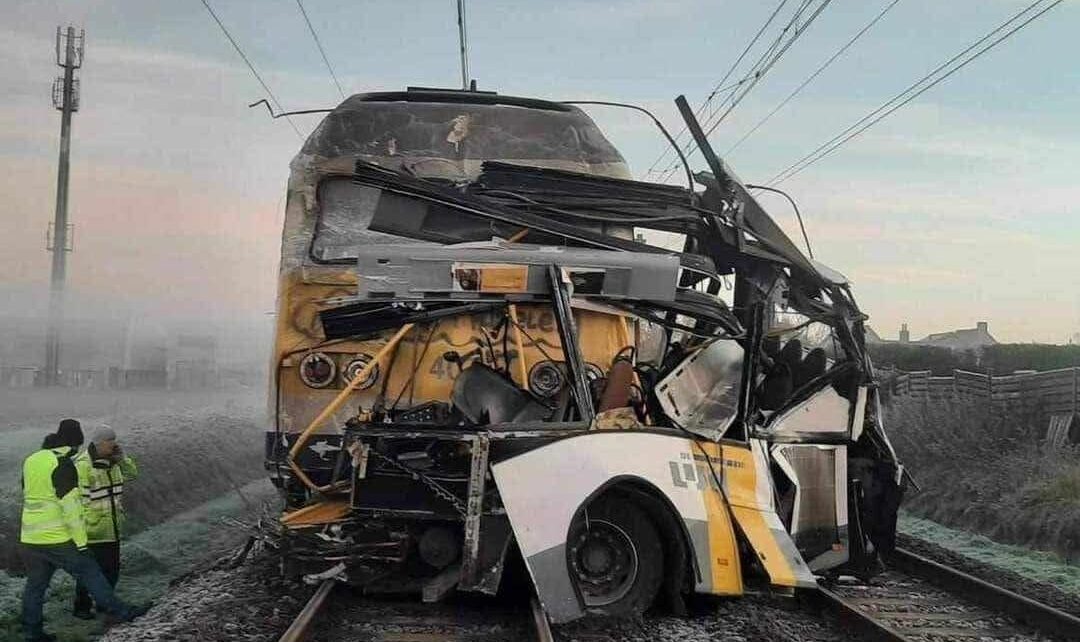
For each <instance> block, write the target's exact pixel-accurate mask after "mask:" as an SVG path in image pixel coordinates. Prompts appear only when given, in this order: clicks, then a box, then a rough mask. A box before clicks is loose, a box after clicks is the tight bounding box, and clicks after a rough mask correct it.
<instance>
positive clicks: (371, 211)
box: [311, 178, 445, 261]
mask: <svg viewBox="0 0 1080 642" xmlns="http://www.w3.org/2000/svg"><path fill="white" fill-rule="evenodd" d="M430 207H436V206H430ZM428 208H429V205H428V204H427V203H424V202H422V201H419V200H415V199H410V198H406V197H403V196H400V195H397V194H391V193H386V192H384V191H383V190H381V189H379V188H377V187H371V186H368V185H358V184H356V183H353V182H352V180H350V179H348V178H333V179H329V180H326V181H323V182H322V183H321V184H320V185H319V218H318V222H317V223H316V225H315V238H314V240H313V241H312V244H311V254H312V257H313V258H315V260H317V261H341V260H352V259H355V258H356V256H357V250H356V248H357V247H359V246H361V245H369V244H373V243H395V244H400V243H424V242H425V240H424V239H417V238H415V237H412V236H410V235H408V234H391V233H389V232H388V230H386V229H383V228H380V226H379V224H378V223H376V224H375V225H374V226H373V225H372V223H373V220H374V219H375V218H376V214H380V213H381V214H385V213H387V212H389V211H392V210H395V209H400V211H401V215H402V216H410V215H411V216H412V218H416V217H420V218H421V219H423V218H424V217H425V215H426V214H427V210H428ZM444 209H445V208H444ZM380 230H381V231H380ZM427 240H433V239H427Z"/></svg>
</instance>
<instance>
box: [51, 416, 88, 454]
mask: <svg viewBox="0 0 1080 642" xmlns="http://www.w3.org/2000/svg"><path fill="white" fill-rule="evenodd" d="M56 436H57V438H58V439H57V441H58V442H59V444H60V445H61V446H71V447H72V448H78V447H79V446H81V445H82V444H83V433H82V425H81V424H79V422H78V421H75V420H74V419H65V420H63V421H61V422H60V427H59V428H58V429H57V430H56Z"/></svg>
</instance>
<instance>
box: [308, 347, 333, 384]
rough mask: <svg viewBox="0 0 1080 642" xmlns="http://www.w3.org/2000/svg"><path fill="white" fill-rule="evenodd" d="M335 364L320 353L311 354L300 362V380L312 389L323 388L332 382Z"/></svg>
mask: <svg viewBox="0 0 1080 642" xmlns="http://www.w3.org/2000/svg"><path fill="white" fill-rule="evenodd" d="M336 374H337V364H336V363H334V360H333V359H331V358H330V357H328V356H326V355H325V354H323V353H322V352H312V353H311V354H309V355H307V356H306V357H304V358H303V359H302V360H301V361H300V380H301V381H303V382H304V383H306V384H307V385H309V386H311V387H312V388H325V387H326V386H329V385H330V384H331V383H332V382H333V381H334V375H336Z"/></svg>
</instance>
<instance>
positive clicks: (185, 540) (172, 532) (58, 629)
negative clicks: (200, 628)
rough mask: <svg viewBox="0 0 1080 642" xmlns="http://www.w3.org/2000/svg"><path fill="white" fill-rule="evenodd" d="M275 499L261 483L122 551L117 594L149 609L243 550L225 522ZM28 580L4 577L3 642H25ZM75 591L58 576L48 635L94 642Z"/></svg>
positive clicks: (94, 628)
mask: <svg viewBox="0 0 1080 642" xmlns="http://www.w3.org/2000/svg"><path fill="white" fill-rule="evenodd" d="M274 497H275V493H274V490H273V487H272V486H271V485H270V482H269V481H267V480H259V481H255V482H251V483H250V484H248V485H246V486H244V487H243V488H242V489H241V492H231V493H228V494H226V495H224V496H222V497H219V498H217V499H215V500H213V501H211V502H208V503H206V504H204V505H202V506H200V507H198V508H196V509H193V510H190V511H186V512H184V513H181V514H180V515H177V516H175V517H173V518H171V519H169V520H167V521H165V522H162V523H161V524H158V525H156V526H153V527H150V528H147V529H145V530H143V531H142V532H141V533H139V534H138V535H136V536H134V537H133V538H131V539H130V540H129V541H128V542H126V543H125V544H124V546H123V561H122V572H121V579H120V584H119V586H118V593H119V595H120V597H121V598H122V599H124V600H126V601H128V602H131V603H146V602H148V601H151V600H153V599H155V598H157V597H158V596H160V595H161V594H162V593H164V592H165V591H166V590H167V589H168V587H169V582H170V581H171V580H173V579H174V578H176V577H178V576H180V575H182V574H184V573H186V572H188V571H189V570H190V569H191V568H192V567H194V566H196V565H198V564H199V563H201V562H204V561H207V560H210V559H214V558H217V557H220V556H221V555H223V554H225V553H227V552H229V551H230V550H232V549H233V548H234V547H235V546H236V545H238V544H239V543H240V542H241V541H242V540H243V537H244V533H243V531H242V530H241V529H239V528H237V527H231V526H229V525H228V524H227V523H225V522H223V521H222V520H223V518H226V517H231V518H237V517H241V518H242V517H245V516H252V515H254V514H256V513H257V512H258V511H259V510H261V507H262V506H263V505H264V504H265V503H266V502H271V501H273V499H274ZM22 587H23V579H22V578H20V577H15V576H12V575H10V574H8V573H5V572H3V571H0V640H19V639H21V635H22V633H21V628H20V624H19V612H20V608H21V606H20V604H21V603H20V600H21V596H22ZM74 594H75V585H74V582H72V580H71V578H70V577H69V576H67V575H66V574H64V573H57V575H56V576H55V577H54V578H53V583H52V586H51V588H50V591H49V601H48V603H47V604H46V606H45V623H46V630H49V631H51V632H52V633H54V634H56V635H57V637H58V638H59V639H60V640H61V642H89V641H90V640H94V639H96V637H97V636H98V635H100V634H101V632H102V626H101V622H100V621H94V622H86V621H83V620H78V619H75V618H74V617H72V616H71V603H72V600H73V599H74Z"/></svg>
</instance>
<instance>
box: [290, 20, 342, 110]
mask: <svg viewBox="0 0 1080 642" xmlns="http://www.w3.org/2000/svg"><path fill="white" fill-rule="evenodd" d="M296 6H297V7H300V15H302V16H304V22H305V23H307V28H308V31H310V32H311V37H312V39H314V40H315V46H316V47H318V48H319V54H320V55H321V56H322V60H323V62H324V63H326V70H327V71H329V72H330V78H331V79H332V80H333V81H334V84H335V85H336V86H337V90H338V93H340V94H341V97H342V98H344V97H345V90H344V89H342V88H341V83H340V82H338V77H337V74H335V73H334V66H333V65H331V64H330V59H329V58H327V57H326V50H325V49H323V46H322V42H321V41H320V40H319V34H318V33H316V32H315V27H313V26H312V25H311V20H310V19H309V18H308V14H307V10H306V9H304V3H303V2H301V0H296Z"/></svg>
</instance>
